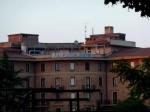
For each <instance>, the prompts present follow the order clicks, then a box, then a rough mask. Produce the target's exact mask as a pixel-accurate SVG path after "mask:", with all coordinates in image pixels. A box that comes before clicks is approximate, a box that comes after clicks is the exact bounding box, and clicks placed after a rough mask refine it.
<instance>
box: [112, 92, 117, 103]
mask: <svg viewBox="0 0 150 112" xmlns="http://www.w3.org/2000/svg"><path fill="white" fill-rule="evenodd" d="M113 104H117V92H113Z"/></svg>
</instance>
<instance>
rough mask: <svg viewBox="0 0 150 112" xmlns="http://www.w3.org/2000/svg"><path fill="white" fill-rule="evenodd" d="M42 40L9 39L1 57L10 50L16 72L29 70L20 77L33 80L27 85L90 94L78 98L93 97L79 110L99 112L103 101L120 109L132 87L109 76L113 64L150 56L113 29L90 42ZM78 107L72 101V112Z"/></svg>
mask: <svg viewBox="0 0 150 112" xmlns="http://www.w3.org/2000/svg"><path fill="white" fill-rule="evenodd" d="M38 36H39V35H37V34H24V33H21V34H12V35H8V42H2V43H0V46H1V48H0V51H1V54H0V57H2V51H4V50H5V51H7V53H8V55H9V57H10V60H12V61H13V63H14V68H15V70H19V69H23V70H24V71H23V72H22V73H21V74H20V76H21V77H24V76H30V79H29V80H28V81H27V82H26V83H25V86H26V87H31V88H56V89H58V90H77V89H81V90H90V91H84V92H81V93H80V94H79V95H80V98H88V99H89V100H88V101H80V102H82V103H80V110H82V109H89V110H92V111H94V110H95V109H96V108H97V102H98V101H100V104H101V105H115V104H117V103H118V102H119V101H123V100H125V99H126V98H127V97H128V89H127V88H126V86H127V84H124V85H122V84H120V83H119V79H118V78H116V75H115V74H112V73H111V72H110V69H111V67H112V66H113V64H112V63H111V62H109V60H118V59H127V60H128V61H129V62H130V63H131V65H132V66H135V65H137V64H140V63H141V59H142V58H146V57H148V56H149V55H150V52H149V51H150V48H136V45H135V42H131V41H126V39H125V34H123V33H114V32H113V27H112V26H106V27H105V33H104V34H97V35H90V37H89V38H85V42H78V41H77V40H75V41H74V42H73V43H40V42H39V41H38ZM96 89H99V90H100V91H98V92H94V91H92V90H96ZM77 96H78V95H77V92H75V91H73V92H67V93H66V92H57V93H45V92H42V93H37V94H35V97H36V98H41V99H50V98H54V99H61V98H71V99H74V98H76V97H77ZM147 104H149V103H147ZM68 105H69V102H68V101H46V102H38V103H37V104H36V106H35V108H36V110H37V111H38V112H45V111H46V112H52V111H56V112H60V111H69V109H70V107H69V106H68ZM77 105H78V104H77V102H76V101H72V107H73V108H72V109H73V111H75V110H77ZM29 107H30V106H29Z"/></svg>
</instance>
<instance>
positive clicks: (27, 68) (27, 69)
mask: <svg viewBox="0 0 150 112" xmlns="http://www.w3.org/2000/svg"><path fill="white" fill-rule="evenodd" d="M26 72H29V64H26Z"/></svg>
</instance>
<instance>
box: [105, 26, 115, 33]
mask: <svg viewBox="0 0 150 112" xmlns="http://www.w3.org/2000/svg"><path fill="white" fill-rule="evenodd" d="M113 29H114V28H113V27H112V26H105V34H110V33H114V31H113Z"/></svg>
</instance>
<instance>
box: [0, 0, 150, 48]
mask: <svg viewBox="0 0 150 112" xmlns="http://www.w3.org/2000/svg"><path fill="white" fill-rule="evenodd" d="M85 25H86V37H89V36H90V35H91V34H92V28H93V29H94V34H104V27H105V26H113V27H114V33H125V34H126V40H127V41H134V42H136V46H137V47H150V19H148V18H146V17H144V18H142V17H141V16H140V13H137V12H135V11H134V10H131V9H128V8H125V9H124V8H122V5H121V4H118V5H113V6H112V5H111V4H109V5H104V0H0V42H7V41H8V36H7V35H9V34H17V33H29V34H39V42H43V43H64V42H65V43H68V42H74V41H75V40H78V42H84V40H85Z"/></svg>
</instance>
